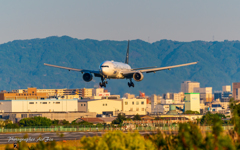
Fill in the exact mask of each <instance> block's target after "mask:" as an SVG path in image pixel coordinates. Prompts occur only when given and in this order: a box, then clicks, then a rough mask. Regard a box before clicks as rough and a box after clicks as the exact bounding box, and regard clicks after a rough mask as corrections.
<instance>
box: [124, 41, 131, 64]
mask: <svg viewBox="0 0 240 150" xmlns="http://www.w3.org/2000/svg"><path fill="white" fill-rule="evenodd" d="M129 42H130V41H129V40H128V47H127V53H126V59H125V64H128V59H129Z"/></svg>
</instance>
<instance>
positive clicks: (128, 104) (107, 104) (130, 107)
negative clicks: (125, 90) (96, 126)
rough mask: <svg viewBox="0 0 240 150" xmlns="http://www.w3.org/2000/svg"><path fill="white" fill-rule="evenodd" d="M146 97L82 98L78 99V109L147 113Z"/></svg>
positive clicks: (107, 113)
mask: <svg viewBox="0 0 240 150" xmlns="http://www.w3.org/2000/svg"><path fill="white" fill-rule="evenodd" d="M146 106H147V102H146V99H124V98H123V99H82V100H79V101H78V111H83V112H96V113H97V114H104V115H112V116H116V115H117V114H118V113H124V114H125V115H136V114H139V115H146Z"/></svg>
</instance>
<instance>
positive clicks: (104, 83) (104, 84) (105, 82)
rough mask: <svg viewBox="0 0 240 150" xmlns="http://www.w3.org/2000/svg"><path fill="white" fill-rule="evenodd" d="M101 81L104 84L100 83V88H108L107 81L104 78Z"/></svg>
mask: <svg viewBox="0 0 240 150" xmlns="http://www.w3.org/2000/svg"><path fill="white" fill-rule="evenodd" d="M101 80H102V82H99V86H101V87H103V86H104V87H106V84H108V82H107V81H105V79H104V78H101Z"/></svg>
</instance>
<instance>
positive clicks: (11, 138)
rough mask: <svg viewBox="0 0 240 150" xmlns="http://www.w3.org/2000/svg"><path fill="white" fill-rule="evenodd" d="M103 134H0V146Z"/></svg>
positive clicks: (142, 133)
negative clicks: (19, 141) (22, 141)
mask: <svg viewBox="0 0 240 150" xmlns="http://www.w3.org/2000/svg"><path fill="white" fill-rule="evenodd" d="M104 133H105V132H62V134H63V137H60V135H59V134H61V133H56V132H44V133H27V134H28V138H26V139H23V137H24V135H26V133H11V134H0V144H12V143H16V142H17V139H19V140H26V142H27V143H33V142H38V141H40V140H43V141H52V140H55V141H61V140H78V139H80V138H82V137H83V136H84V135H85V136H96V135H98V136H100V135H102V134H104ZM139 133H140V134H141V135H145V134H152V132H139Z"/></svg>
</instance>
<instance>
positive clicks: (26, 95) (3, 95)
mask: <svg viewBox="0 0 240 150" xmlns="http://www.w3.org/2000/svg"><path fill="white" fill-rule="evenodd" d="M48 97H49V95H48V93H38V92H37V88H34V87H31V88H28V89H27V90H19V92H17V91H12V92H6V91H2V92H0V100H29V99H31V100H37V99H46V98H48Z"/></svg>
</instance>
